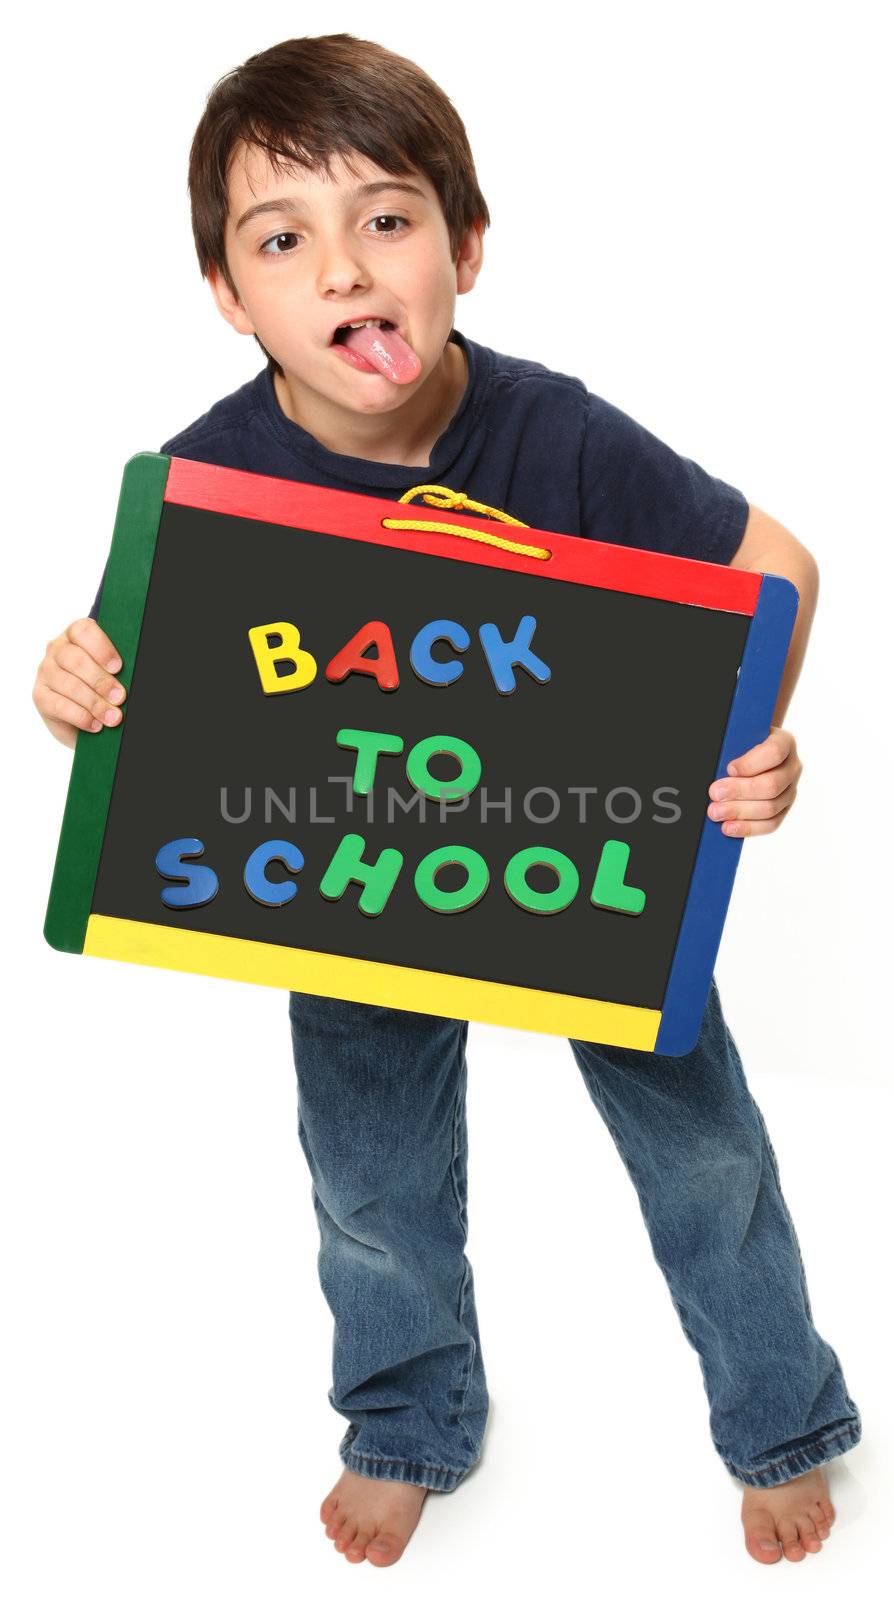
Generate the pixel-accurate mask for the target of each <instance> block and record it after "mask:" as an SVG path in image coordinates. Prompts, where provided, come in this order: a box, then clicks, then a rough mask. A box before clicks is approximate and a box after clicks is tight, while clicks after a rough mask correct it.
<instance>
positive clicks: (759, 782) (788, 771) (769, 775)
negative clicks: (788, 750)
mask: <svg viewBox="0 0 894 1600" xmlns="http://www.w3.org/2000/svg"><path fill="white" fill-rule="evenodd" d="M802 771H803V768H802V766H801V762H800V761H799V760H798V757H797V756H792V757H790V758H789V760H788V761H783V763H782V765H781V766H778V767H771V768H770V769H769V771H765V772H760V773H758V774H757V776H756V777H753V778H723V779H719V780H716V781H715V782H714V783H712V784H711V787H710V788H709V790H708V794H709V795H710V796H711V799H712V800H718V801H721V802H722V801H730V800H772V799H773V798H774V796H775V795H778V794H782V792H783V790H784V789H787V788H788V787H789V784H791V783H796V782H797V780H798V779H799V778H800V776H801V773H802Z"/></svg>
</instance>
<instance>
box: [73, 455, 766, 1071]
mask: <svg viewBox="0 0 894 1600" xmlns="http://www.w3.org/2000/svg"><path fill="white" fill-rule="evenodd" d="M433 488H434V486H429V492H428V499H427V501H426V503H424V504H412V505H411V504H409V503H403V504H402V503H401V502H396V501H394V500H381V499H377V498H373V497H371V496H367V495H360V494H354V493H346V492H342V491H335V490H326V489H319V488H316V487H312V486H309V485H305V484H299V483H294V482H291V481H289V480H284V479H276V478H268V477H264V476H262V475H260V474H255V473H247V472H238V471H234V470H231V469H228V468H223V467H215V466H210V465H206V464H205V463H200V462H191V461H186V460H182V459H180V458H177V457H167V456H162V455H156V454H152V453H144V454H140V455H137V456H134V457H132V458H131V460H130V461H129V462H128V463H127V465H126V467H125V471H124V477H123V482H122V490H121V497H120V502H119V507H118V516H117V519H116V525H115V532H114V537H113V540H112V548H111V551H110V556H109V563H108V567H107V572H106V578H105V583H104V587H103V597H102V605H101V609H100V613H99V622H100V626H101V627H102V628H103V629H104V630H105V632H106V633H107V634H108V635H109V637H110V638H111V639H112V641H113V643H114V644H115V646H116V647H117V649H118V650H119V652H120V654H121V657H122V660H123V663H124V666H123V670H122V671H121V673H119V674H118V676H119V677H120V679H121V681H122V682H123V683H124V684H125V685H126V687H127V688H128V697H127V700H126V701H125V713H124V718H123V721H122V722H121V723H120V724H119V725H118V726H117V727H115V728H104V729H103V730H102V732H100V733H98V734H95V735H93V734H87V733H81V732H79V733H78V737H77V744H76V750H75V756H74V762H73V767H72V774H71V782H70V787H69V793H68V799H67V803H66V809H65V816H64V819H63V824H62V830H61V835H60V840H59V848H58V853H57V860H56V869H55V873H54V877H53V883H52V888H51V893H50V901H49V907H48V911H47V918H46V925H45V934H46V937H47V939H48V941H49V942H50V944H52V945H53V946H54V947H56V948H57V949H61V950H67V951H76V952H83V953H85V954H88V955H94V956H102V957H110V958H112V959H116V960H125V961H134V962H141V963H146V964H150V965H157V966H163V967H170V968H176V969H178V970H182V971H190V972H199V973H205V974H212V975H218V976H222V977H230V978H235V979H239V980H242V981H247V982H254V983H262V984H270V985H273V986H277V987H284V988H290V989H296V990H299V991H305V992H311V993H317V994H328V995H333V996H339V997H344V998H353V999H357V1000H361V1001H364V1002H366V1003H368V1004H377V1005H387V1006H393V1007H396V1008H398V1009H406V1010H414V1011H426V1012H431V1013H435V1014H438V1015H447V1016H456V1017H466V1018H470V1019H476V1020H481V1021H488V1022H497V1023H502V1024H506V1025H509V1026H514V1027H521V1028H531V1029H536V1030H539V1031H543V1032H551V1033H561V1034H566V1035H569V1036H571V1037H576V1038H582V1039H588V1040H592V1041H594V1042H604V1043H613V1044H621V1045H625V1046H627V1047H628V1048H631V1049H634V1050H643V1051H653V1050H657V1051H660V1052H662V1053H665V1054H669V1055H680V1054H682V1053H684V1052H685V1051H687V1050H689V1049H691V1048H692V1046H693V1044H694V1043H695V1040H696V1038H697V1036H698V1030H699V1024H700V1020H701V1016H702V1012H703V1010H704V1003H705V999H706V996H707V990H708V986H709V983H710V978H711V973H712V971H713V966H714V959H715V956H716V953H717V948H718V945H719V941H720V936H721V931H722V927H723V922H724V918H725V915H726V911H727V907H728V903H729V898H730V894H731V890H732V884H733V879H734V875H735V870H736V866H737V863H738V858H739V853H740V850H741V844H742V841H741V839H734V838H730V837H729V836H727V835H724V834H723V833H722V831H721V829H720V825H719V824H717V823H714V822H711V821H710V820H709V819H708V818H707V817H706V815H705V813H706V808H707V804H708V795H707V790H708V786H709V784H710V783H711V782H712V780H713V779H714V778H715V777H716V776H718V775H719V774H722V773H725V770H726V763H727V761H729V760H732V759H733V758H734V757H735V756H736V755H741V754H742V753H743V752H744V751H745V750H746V749H748V748H750V747H751V746H752V745H754V744H756V743H759V742H760V741H761V740H762V739H763V738H765V737H766V735H767V733H768V731H769V724H770V717H771V714H772V710H773V707H774V705H775V700H776V696H777V693H778V688H779V682H780V679H781V675H782V670H783V666H784V662H785V657H786V652H787V647H788V643H789V639H790V635H791V629H792V625H793V622H794V616H795V612H796V609H797V591H796V590H795V588H794V586H793V585H792V584H790V583H788V582H787V581H786V580H783V579H781V578H777V577H773V576H768V575H764V574H760V573H751V572H743V571H739V570H735V569H731V568H726V567H722V566H719V565H717V564H714V563H709V562H700V561H692V560H684V559H681V558H676V557H671V556H663V555H657V554H655V553H652V552H648V551H642V550H629V549H627V548H624V547H621V546H615V545H611V544H606V543H598V542H595V541H590V540H585V539H580V538H573V537H569V536H567V535H563V534H559V533H554V532H546V531H542V530H538V529H529V528H526V527H524V526H523V525H520V524H518V525H516V526H505V525H503V524H501V523H499V522H494V521H492V520H489V519H488V518H486V517H483V516H477V515H470V514H467V513H466V512H465V511H462V512H456V511H454V512H450V511H447V512H445V511H444V510H443V509H440V508H439V506H442V505H443V503H444V502H443V497H442V498H441V500H440V501H439V499H438V495H437V494H436V493H434V492H432V491H433ZM421 492H422V486H421V487H420V490H416V491H412V494H419V493H421ZM409 498H410V497H409V496H405V497H404V501H405V502H408V500H409Z"/></svg>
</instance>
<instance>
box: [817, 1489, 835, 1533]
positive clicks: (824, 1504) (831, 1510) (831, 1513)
mask: <svg viewBox="0 0 894 1600" xmlns="http://www.w3.org/2000/svg"><path fill="white" fill-rule="evenodd" d="M819 1508H820V1511H821V1512H822V1514H823V1516H824V1517H825V1519H826V1522H827V1523H828V1525H829V1527H830V1528H831V1526H832V1523H833V1522H834V1521H835V1507H834V1506H833V1504H832V1502H831V1500H827V1499H826V1498H825V1497H824V1496H823V1495H821V1496H820V1500H819Z"/></svg>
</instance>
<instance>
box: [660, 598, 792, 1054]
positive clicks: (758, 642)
mask: <svg viewBox="0 0 894 1600" xmlns="http://www.w3.org/2000/svg"><path fill="white" fill-rule="evenodd" d="M798 601H799V596H798V591H797V589H796V587H795V585H794V584H793V583H790V582H789V580H788V578H779V577H776V576H774V575H772V574H770V573H762V574H761V586H760V591H759V593H758V600H757V605H756V606H755V610H754V616H753V617H752V619H751V626H750V628H749V629H748V637H747V639H746V641H745V649H744V651H743V654H742V661H741V665H740V667H739V673H738V679H737V683H736V689H735V693H734V695H733V701H732V705H731V707H730V714H729V720H728V722H727V725H726V733H725V735H724V739H723V744H722V746H721V750H720V755H719V757H718V761H717V771H716V772H715V774H714V778H720V777H724V776H725V775H726V769H727V765H728V763H729V762H730V761H734V760H735V759H736V756H741V755H744V753H745V751H746V750H750V749H751V748H752V747H753V746H754V745H756V744H761V743H762V741H763V740H764V739H766V737H767V735H768V733H769V731H770V719H771V718H772V715H773V711H774V709H775V706H776V700H777V698H778V695H779V686H780V683H781V682H782V674H783V672H784V670H785V662H786V658H787V656H788V648H789V644H790V642H791V636H792V630H793V628H794V625H795V618H796V616H797V612H798ZM711 781H712V783H713V781H714V779H713V778H712V780H711ZM707 806H708V796H707V794H706V795H705V809H706V810H707ZM744 842H745V841H744V839H734V838H731V837H730V835H729V834H726V833H724V832H723V831H722V825H721V823H719V822H712V821H711V818H710V817H708V816H706V817H705V820H704V825H703V828H702V835H701V838H700V840H699V846H698V851H697V853H696V857H695V866H694V868H693V872H692V878H691V881H690V884H689V893H688V895H687V897H686V905H685V907H684V910H683V918H682V921H681V923H680V932H679V934H678V937H677V944H676V949H675V951H674V959H673V961H672V963H671V970H670V976H669V978H668V981H667V989H666V991H665V995H664V1004H663V1006H662V1008H661V1023H660V1026H659V1029H658V1037H657V1039H656V1040H655V1052H656V1054H662V1055H668V1056H682V1055H687V1054H688V1053H689V1051H690V1050H692V1049H694V1048H695V1045H696V1044H697V1042H698V1036H699V1033H700V1031H701V1024H702V1019H703V1016H704V1010H705V1003H706V1001H707V998H708V990H709V988H710V986H711V979H712V977H713V975H714V963H715V961H716V959H717V951H718V949H719V947H720V938H721V934H722V933H723V925H724V922H725V920H726V913H727V910H728V908H729V902H730V896H731V895H732V892H733V883H734V881H735V876H736V868H737V867H738V865H739V856H740V854H741V851H742V845H743V844H744Z"/></svg>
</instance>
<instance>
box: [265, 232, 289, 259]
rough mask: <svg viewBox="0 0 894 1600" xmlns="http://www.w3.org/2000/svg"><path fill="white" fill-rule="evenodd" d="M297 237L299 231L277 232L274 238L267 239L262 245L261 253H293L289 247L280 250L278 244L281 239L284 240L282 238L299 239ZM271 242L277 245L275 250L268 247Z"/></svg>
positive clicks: (281, 254) (283, 254)
mask: <svg viewBox="0 0 894 1600" xmlns="http://www.w3.org/2000/svg"><path fill="white" fill-rule="evenodd" d="M297 237H298V235H297V233H277V234H275V235H274V237H273V238H272V239H267V240H265V242H264V243H263V244H262V245H261V254H262V255H280V256H287V255H291V253H292V252H291V250H289V249H286V250H280V249H279V248H278V246H279V243H280V240H282V239H297ZM271 244H272V245H276V246H277V248H276V249H275V250H269V249H268V245H271Z"/></svg>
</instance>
